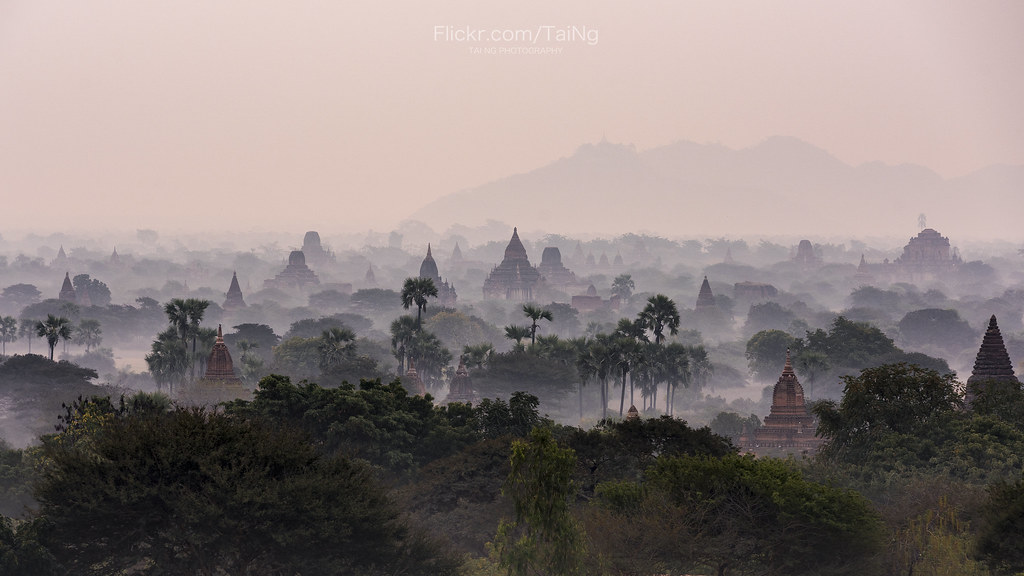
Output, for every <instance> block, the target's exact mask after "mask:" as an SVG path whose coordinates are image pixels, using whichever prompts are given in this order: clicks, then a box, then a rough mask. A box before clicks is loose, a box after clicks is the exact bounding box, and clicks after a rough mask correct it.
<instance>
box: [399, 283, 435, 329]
mask: <svg viewBox="0 0 1024 576" xmlns="http://www.w3.org/2000/svg"><path fill="white" fill-rule="evenodd" d="M431 296H433V297H435V298H436V297H437V286H434V281H433V280H431V279H430V278H419V277H417V278H406V279H405V284H403V285H402V307H404V308H405V309H406V310H408V309H409V307H410V306H412V305H413V304H416V327H417V328H419V327H420V326H421V325H422V318H423V311H424V310H426V309H427V298H429V297H431Z"/></svg>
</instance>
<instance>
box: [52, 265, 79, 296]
mask: <svg viewBox="0 0 1024 576" xmlns="http://www.w3.org/2000/svg"><path fill="white" fill-rule="evenodd" d="M51 294H53V292H51ZM57 299H58V300H63V301H65V302H72V303H76V302H78V294H76V293H75V286H74V285H73V284H71V273H70V272H65V273H64V284H62V285H61V287H60V293H59V294H58V295H57Z"/></svg>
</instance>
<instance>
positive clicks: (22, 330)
mask: <svg viewBox="0 0 1024 576" xmlns="http://www.w3.org/2000/svg"><path fill="white" fill-rule="evenodd" d="M38 323H39V321H38V320H33V319H31V318H22V319H21V323H20V324H19V326H18V334H19V335H20V336H24V337H25V340H27V341H28V353H29V354H31V353H32V337H33V336H35V335H36V324H38Z"/></svg>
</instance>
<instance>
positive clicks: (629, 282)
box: [612, 274, 636, 304]
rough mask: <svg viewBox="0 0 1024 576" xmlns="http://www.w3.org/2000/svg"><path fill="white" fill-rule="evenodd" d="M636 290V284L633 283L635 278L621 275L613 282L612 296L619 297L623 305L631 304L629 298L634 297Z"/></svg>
mask: <svg viewBox="0 0 1024 576" xmlns="http://www.w3.org/2000/svg"><path fill="white" fill-rule="evenodd" d="M634 288H636V283H635V282H633V277H632V276H631V275H629V274H619V275H618V276H616V277H615V280H612V296H618V297H619V300H622V303H623V304H628V303H629V297H630V296H632V295H633V289H634Z"/></svg>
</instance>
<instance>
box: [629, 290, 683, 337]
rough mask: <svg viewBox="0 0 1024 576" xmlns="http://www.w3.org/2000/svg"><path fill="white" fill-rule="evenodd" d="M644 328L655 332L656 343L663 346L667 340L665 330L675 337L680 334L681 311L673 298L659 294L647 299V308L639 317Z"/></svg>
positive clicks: (638, 319)
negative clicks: (663, 342)
mask: <svg viewBox="0 0 1024 576" xmlns="http://www.w3.org/2000/svg"><path fill="white" fill-rule="evenodd" d="M637 321H639V322H640V323H641V324H642V325H643V326H644V328H647V329H649V330H650V331H651V332H654V343H655V344H661V343H662V341H663V340H665V328H668V330H669V334H672V335H673V336H674V335H676V334H678V333H679V309H678V308H676V303H675V302H673V301H672V299H671V298H669V297H668V296H665V295H664V294H657V295H655V296H651V297H650V298H648V299H647V306H645V307H644V309H643V310H642V311H641V312H640V315H639V316H638V317H637Z"/></svg>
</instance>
